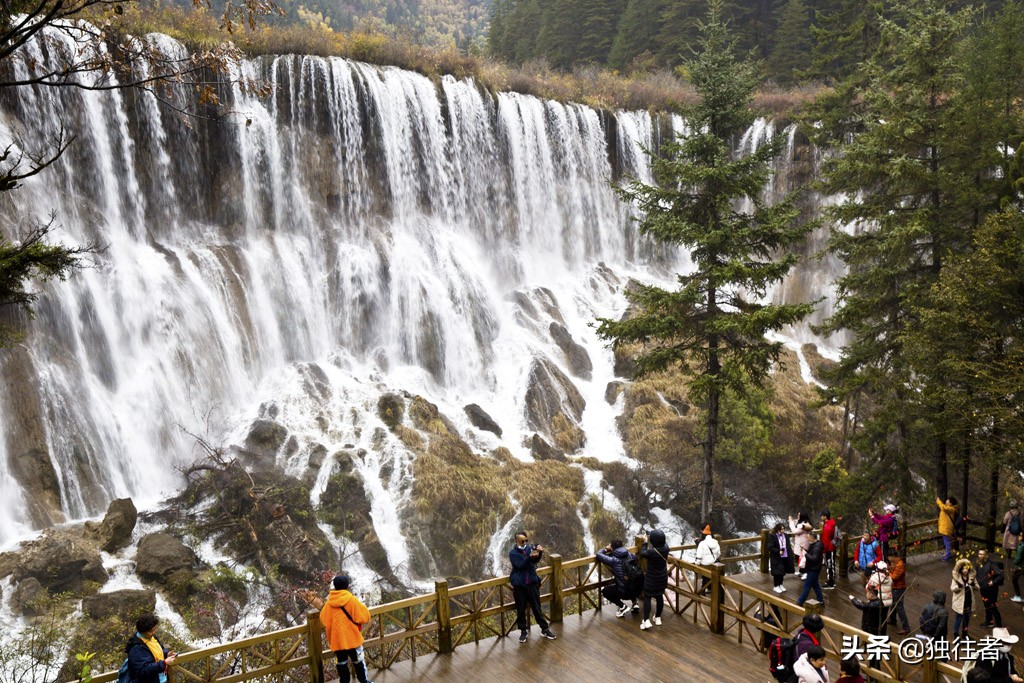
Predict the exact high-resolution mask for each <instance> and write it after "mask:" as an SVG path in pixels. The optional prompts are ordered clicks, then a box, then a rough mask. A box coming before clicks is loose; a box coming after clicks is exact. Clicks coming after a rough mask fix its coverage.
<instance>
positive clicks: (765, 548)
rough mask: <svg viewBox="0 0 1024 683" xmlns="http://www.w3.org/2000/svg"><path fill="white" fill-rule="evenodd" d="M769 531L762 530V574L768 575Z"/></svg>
mask: <svg viewBox="0 0 1024 683" xmlns="http://www.w3.org/2000/svg"><path fill="white" fill-rule="evenodd" d="M770 533H771V532H770V531H768V530H767V529H761V573H762V574H767V573H768V534H770Z"/></svg>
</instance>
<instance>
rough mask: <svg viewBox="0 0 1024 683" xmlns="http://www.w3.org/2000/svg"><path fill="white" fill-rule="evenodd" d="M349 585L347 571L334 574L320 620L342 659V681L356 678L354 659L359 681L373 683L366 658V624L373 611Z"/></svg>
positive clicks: (339, 662)
mask: <svg viewBox="0 0 1024 683" xmlns="http://www.w3.org/2000/svg"><path fill="white" fill-rule="evenodd" d="M348 585H349V578H348V577H347V576H345V575H344V574H340V575H338V576H335V577H334V582H333V586H334V590H332V591H331V594H330V595H329V596H327V602H326V603H324V607H323V609H321V610H320V621H322V622H323V624H324V631H326V632H327V645H328V646H329V647H330V648H331V650H333V651H334V656H335V657H337V658H338V676H339V677H340V678H341V683H349V681H351V680H352V678H351V676H350V674H349V671H348V661H347V660H352V665H353V666H354V667H355V670H356V678H357V679H358V680H359V683H370V682H369V681H367V680H366V661H365V659H364V658H363V626H365V625H366V624H367V623H369V621H370V610H368V609H366V605H364V604H363V603H362V602H361V601H360V600H359V598H357V597H356V596H354V595H352V594H351V593H349V592H348Z"/></svg>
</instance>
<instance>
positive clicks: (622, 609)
mask: <svg viewBox="0 0 1024 683" xmlns="http://www.w3.org/2000/svg"><path fill="white" fill-rule="evenodd" d="M628 612H629V608H628V607H626V606H625V605H623V606H622V607H620V608H619V609H618V610H617V611H616V612H615V616H617V617H619V618H622V617H624V616H626V614H627V613H628Z"/></svg>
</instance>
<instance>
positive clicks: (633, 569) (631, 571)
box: [622, 555, 644, 586]
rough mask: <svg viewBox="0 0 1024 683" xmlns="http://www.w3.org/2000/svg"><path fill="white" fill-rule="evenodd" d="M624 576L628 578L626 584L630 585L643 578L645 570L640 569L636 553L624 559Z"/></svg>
mask: <svg viewBox="0 0 1024 683" xmlns="http://www.w3.org/2000/svg"><path fill="white" fill-rule="evenodd" d="M622 576H623V577H624V578H625V579H626V585H627V586H630V585H632V584H634V583H636V582H637V581H638V580H643V578H644V570H643V569H640V563H639V562H637V559H636V557H635V556H634V555H630V556H629V557H627V558H626V559H625V560H623V561H622Z"/></svg>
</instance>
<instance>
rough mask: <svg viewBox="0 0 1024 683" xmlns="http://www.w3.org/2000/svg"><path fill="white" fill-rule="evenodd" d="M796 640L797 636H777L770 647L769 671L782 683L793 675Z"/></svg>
mask: <svg viewBox="0 0 1024 683" xmlns="http://www.w3.org/2000/svg"><path fill="white" fill-rule="evenodd" d="M796 641H797V639H796V638H776V639H775V640H774V641H772V644H771V646H770V647H769V648H768V671H769V672H770V673H771V675H772V678H774V679H775V680H777V681H780V682H781V683H786V682H787V681H789V679H791V678H792V677H793V664H795V663H796Z"/></svg>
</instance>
